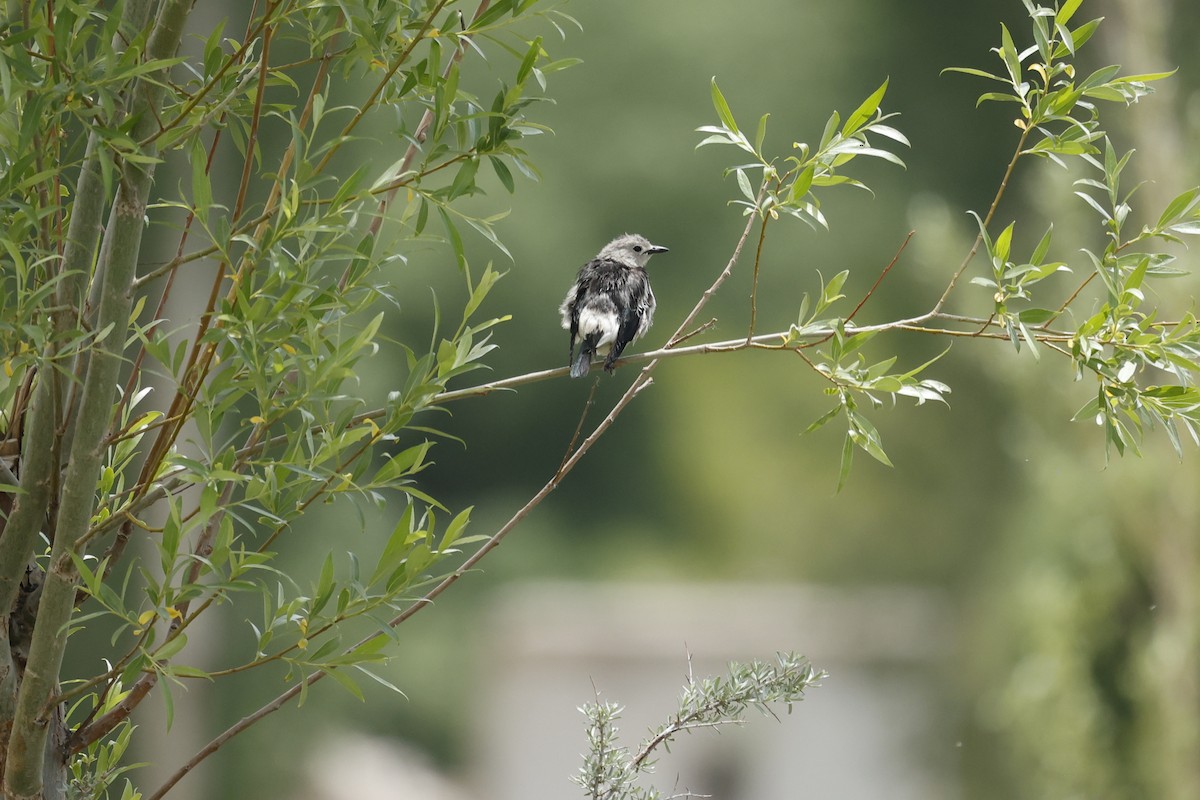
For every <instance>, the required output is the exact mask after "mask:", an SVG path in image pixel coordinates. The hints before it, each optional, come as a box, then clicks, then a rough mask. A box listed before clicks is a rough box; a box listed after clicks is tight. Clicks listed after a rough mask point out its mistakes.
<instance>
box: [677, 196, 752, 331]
mask: <svg viewBox="0 0 1200 800" xmlns="http://www.w3.org/2000/svg"><path fill="white" fill-rule="evenodd" d="M759 202H760V203H761V202H762V200H761V198H760V200H759ZM770 219H771V215H770V214H763V215H762V224H760V225H759V228H758V247H756V248H755V250H754V275H753V277H752V279H751V282H750V327H748V328H747V329H746V341H747V342H749V341H750V340H751V339H753V338H754V329H755V326H756V325H757V324H758V267H759V264H760V263H761V262H762V251H763V242H765V241H766V239H767V222H768V221H769V220H770ZM679 341H683V339H680V340H679Z"/></svg>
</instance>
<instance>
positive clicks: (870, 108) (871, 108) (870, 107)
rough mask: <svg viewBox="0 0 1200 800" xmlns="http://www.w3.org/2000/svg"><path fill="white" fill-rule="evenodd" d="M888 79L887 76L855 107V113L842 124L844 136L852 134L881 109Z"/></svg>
mask: <svg viewBox="0 0 1200 800" xmlns="http://www.w3.org/2000/svg"><path fill="white" fill-rule="evenodd" d="M888 80H890V79H887V78H885V79H884V81H883V84H882V85H881V86H880V87H879V88H878V89H876V90H875V91H874V92H872V93H871V95H870V96H869V97H868V98H867V99H866V100H864V101H862V104H861V105H860V106H859V107H858V108H856V109H854V113H853V114H851V115H850V116H849V117H847V118H846V124H845V125H843V126H842V135H843V136H852V135H853V134H854V133H855V132H856V131H857V130H858V129H859V128H861V127H862V126H863V124H864V123H865V122H866V121H867V120H869V119H870V118H871V117H872V116H873V115H874V114H875V112H876V111H877V110H878V109H879V104H880V102H882V100H883V96H884V94H886V93H887V87H888Z"/></svg>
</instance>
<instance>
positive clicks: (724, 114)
mask: <svg viewBox="0 0 1200 800" xmlns="http://www.w3.org/2000/svg"><path fill="white" fill-rule="evenodd" d="M712 103H713V108H715V109H716V111H717V116H718V117H720V119H721V123H722V124H723V125H724V126H725V127H726V128H728V129H729V130H731V131H733V132H734V133H737V132H738V126H737V123H736V122H734V119H733V112H732V111H730V110H729V104H728V103H726V102H725V95H723V94H721V89H720V87H718V86H717V78H716V76H715V75H714V76H713V79H712Z"/></svg>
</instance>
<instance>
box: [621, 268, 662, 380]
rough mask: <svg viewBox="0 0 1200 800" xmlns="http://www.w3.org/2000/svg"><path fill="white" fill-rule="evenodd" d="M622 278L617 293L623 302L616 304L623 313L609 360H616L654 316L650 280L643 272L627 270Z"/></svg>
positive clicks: (644, 330)
mask: <svg viewBox="0 0 1200 800" xmlns="http://www.w3.org/2000/svg"><path fill="white" fill-rule="evenodd" d="M622 278H623V280H621V281H620V283H621V287H620V289H619V291H620V292H621V293H622V294H624V295H625V296H624V297H622V298H621V300H623V301H624V302H618V304H617V305H618V307H619V308H621V309H622V312H623V313H622V315H621V327H620V330H618V331H617V340H616V341H615V342H613V347H612V355H611V356H610V359H611V360H615V359H617V358H618V357H619V356H620V355H621V351H622V350H624V349H625V347H626V346H627V345H628V344H629V343H630V342H632V341H633V340H634V339H636V338H637V337H639V336H641V335H642V334H643V333H645V332H646V329H647V328H649V327H650V318H651V316H652V315H653V314H654V293H653V292H652V291H650V280H649V278H647V277H646V272H645V270H642V269H628V270H626V274H625V275H624V276H622Z"/></svg>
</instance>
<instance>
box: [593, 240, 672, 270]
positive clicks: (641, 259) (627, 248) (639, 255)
mask: <svg viewBox="0 0 1200 800" xmlns="http://www.w3.org/2000/svg"><path fill="white" fill-rule="evenodd" d="M665 252H667V248H665V247H660V246H659V245H656V244H650V240H648V239H647V238H646V237H645V236H641V235H639V234H636V233H626V234H623V235H621V236H618V237H617V238H615V239H613V240H612V241H611V242H609V243H608V244H606V245H604V249H603V250H601V251H600V258H611V259H613V260H614V261H619V262H621V263H623V264H636V265H637V266H639V267H644V266H646V262H647V261H649V260H650V256H652V255H654V254H655V253H665Z"/></svg>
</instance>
